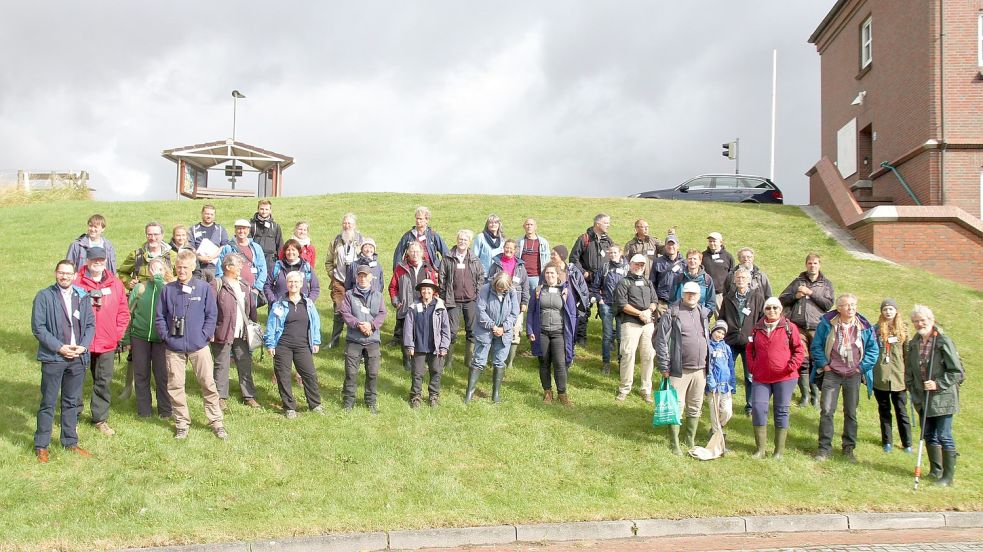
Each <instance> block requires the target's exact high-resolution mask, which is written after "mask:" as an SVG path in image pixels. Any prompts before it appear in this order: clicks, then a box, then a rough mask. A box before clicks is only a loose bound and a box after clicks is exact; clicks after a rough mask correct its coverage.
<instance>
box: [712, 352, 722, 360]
mask: <svg viewBox="0 0 983 552" xmlns="http://www.w3.org/2000/svg"><path fill="white" fill-rule="evenodd" d="M722 356H724V352H723V351H714V352H713V358H720V357H722Z"/></svg>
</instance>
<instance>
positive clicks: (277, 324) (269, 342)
mask: <svg viewBox="0 0 983 552" xmlns="http://www.w3.org/2000/svg"><path fill="white" fill-rule="evenodd" d="M305 301H306V299H305ZM289 303H290V300H289V299H281V300H279V301H277V302H276V303H271V304H270V314H269V317H268V318H267V319H266V334H264V335H263V343H264V345H266V348H267V349H276V345H277V343H279V342H280V336H282V335H283V323H284V322H285V321H286V320H287V313H288V310H289V308H290V306H289ZM307 318H308V320H310V322H311V327H310V329H309V330H308V332H307V343H308V345H309V346H310V348H311V352H313V351H314V346H315V345H321V316H320V315H319V314H318V313H317V307H315V306H314V303H313V302H311V301H307Z"/></svg>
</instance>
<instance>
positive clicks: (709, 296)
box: [656, 266, 717, 313]
mask: <svg viewBox="0 0 983 552" xmlns="http://www.w3.org/2000/svg"><path fill="white" fill-rule="evenodd" d="M686 282H696V283H697V284H699V285H700V305H702V306H703V307H704V308H706V309H707V310H709V311H710V312H711V313H713V312H717V297H716V294H717V289H716V287H715V286H714V285H713V278H711V277H710V275H709V274H707V273H706V271H705V270H703V267H702V266H701V267H700V271H699V272H698V273H697V274H696V276H692V275H690V273H689V272H687V271H686V269H685V268H684V269H683V270H681V271H679V273H678V274H676V276H675V277H674V278H673V281H672V292H671V294H670V296H669V303H670V304H672V305H675V304H676V303H678V302H679V301H680V300H682V298H683V286H684V285H685V284H686ZM656 292H658V290H656Z"/></svg>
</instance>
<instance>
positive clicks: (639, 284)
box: [635, 280, 645, 287]
mask: <svg viewBox="0 0 983 552" xmlns="http://www.w3.org/2000/svg"><path fill="white" fill-rule="evenodd" d="M635 286H637V287H644V286H645V280H635Z"/></svg>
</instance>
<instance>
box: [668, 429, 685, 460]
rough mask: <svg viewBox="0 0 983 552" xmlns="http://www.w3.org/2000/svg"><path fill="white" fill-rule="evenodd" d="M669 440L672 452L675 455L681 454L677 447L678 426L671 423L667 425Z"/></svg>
mask: <svg viewBox="0 0 983 552" xmlns="http://www.w3.org/2000/svg"><path fill="white" fill-rule="evenodd" d="M669 442H670V444H671V445H672V453H673V454H675V455H676V456H682V455H683V451H682V449H680V448H679V426H678V425H671V426H669Z"/></svg>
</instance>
